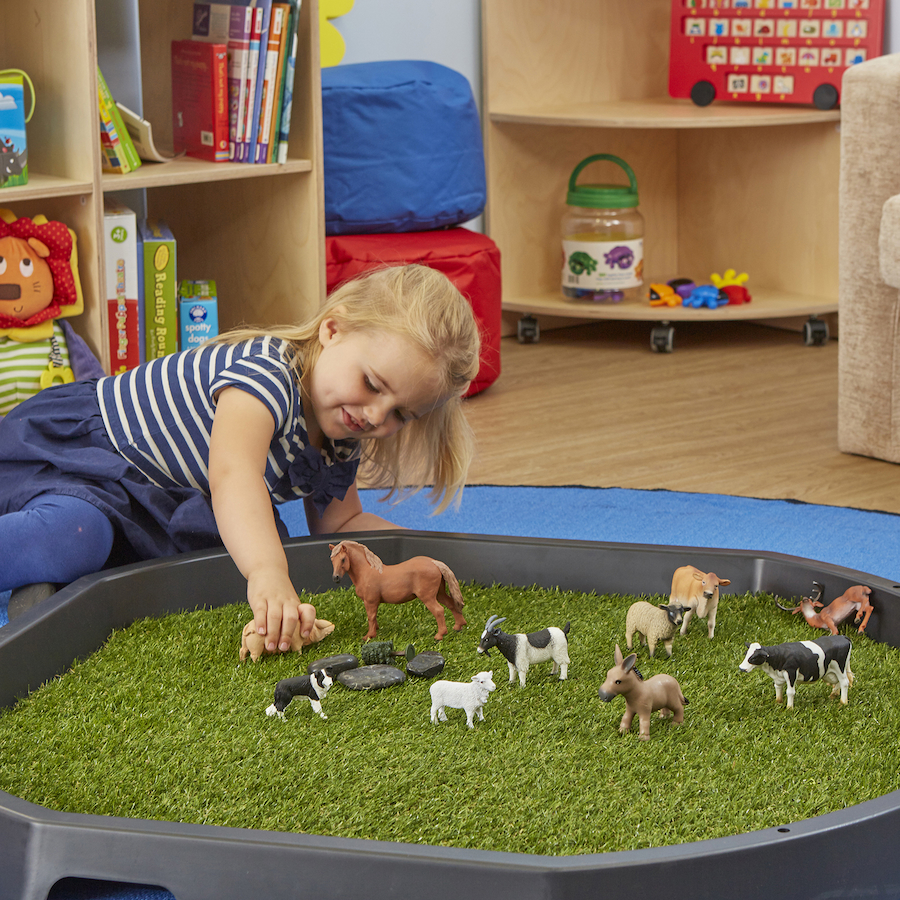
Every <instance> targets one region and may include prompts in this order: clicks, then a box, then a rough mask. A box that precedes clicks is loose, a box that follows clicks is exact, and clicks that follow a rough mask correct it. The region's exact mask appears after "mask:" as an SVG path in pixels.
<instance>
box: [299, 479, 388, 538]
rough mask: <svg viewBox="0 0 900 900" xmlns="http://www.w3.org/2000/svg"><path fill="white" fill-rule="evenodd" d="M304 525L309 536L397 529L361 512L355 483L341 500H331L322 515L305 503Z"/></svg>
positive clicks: (386, 521)
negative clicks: (307, 529) (306, 526)
mask: <svg viewBox="0 0 900 900" xmlns="http://www.w3.org/2000/svg"><path fill="white" fill-rule="evenodd" d="M304 503H305V509H306V523H307V525H308V526H309V533H310V534H335V533H336V532H338V531H380V530H382V529H385V528H399V527H400V526H399V525H395V524H394V523H393V522H388V520H387V519H382V518H381V516H376V515H375V514H374V513H367V512H363V508H362V502H361V501H360V499H359V491H358V490H357V488H356V482H354V483H353V484H351V485H350V488H349V489H348V490H347V493H346V494H345V495H344V499H343V500H336V499H335V500H332V501H331V503H329V504H328V506H327V508H326V509H325V513H324V514H323V515H321V516H320V515H319V513H318V512H317V511H316V508H315V506H313V504H312V503H311V502H310V501H308V500H307V501H305V502H304Z"/></svg>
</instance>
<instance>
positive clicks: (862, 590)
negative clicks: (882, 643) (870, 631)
mask: <svg viewBox="0 0 900 900" xmlns="http://www.w3.org/2000/svg"><path fill="white" fill-rule="evenodd" d="M813 587H814V588H815V596H814V597H803V598H802V599H801V600H800V603H799V604H798V605H797V606H795V607H794V608H793V609H791V608H790V607H789V606H782V605H781V604H780V603H777V601H776V603H777V605H778V607H779V608H780V609H783V610H785V611H786V612H791V613H794V615H796V614H797V613H798V612H802V613H803V618H804V619H806V621H807V622H808V623H809V624H810V625H811V626H812V627H813V628H827V629H828V630H829V631H830V632H831V633H832V634H837V633H838V628H837V627H838V625H840V624H841V623H843V622H846V621H847V619H849V618H850V616H852V615H853V613H856V615H855V616H854V618H853V624H854V625H859V628H857V629H856V630H857V633H858V634H862V633H863V632H864V631H865V630H866V625H868V624H869V616H871V615H872V613H873V612H874V609H873V607H872V604H871V603H870V602H869V594H871V593H872V589H871V588H868V587H865V586H864V585H861V584H855V585H853V587H849V588H847V590H846V591H844V593H843V594H841V596H840V597H838V598H837V599H835V600H832V601H831V603H829V604H828V606H825V605H824V604H823V603H822V594H823V593H824V590H825V589H824V588H823V587H822V585H821V584H819V582H818V581H814V582H813ZM816 610H818V612H816ZM860 619H862V621H860Z"/></svg>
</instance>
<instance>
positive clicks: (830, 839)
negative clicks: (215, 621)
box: [0, 531, 900, 900]
mask: <svg viewBox="0 0 900 900" xmlns="http://www.w3.org/2000/svg"><path fill="white" fill-rule="evenodd" d="M342 537H347V535H343V536H342ZM358 537H361V538H362V539H363V540H364V541H365V543H366V544H367V545H368V546H370V547H372V549H373V550H374V551H375V552H376V553H377V554H378V555H379V556H381V557H382V558H384V559H385V560H386V561H388V562H391V561H399V560H401V559H404V558H407V557H410V556H415V555H418V554H423V555H426V556H433V557H436V558H438V559H442V560H443V561H444V562H446V563H447V564H448V565H449V566H450V567H451V568H452V569H453V570H454V571H455V572H456V573H457V574H458V575H459V577H460V579H461V580H463V581H476V582H479V583H486V584H491V583H494V582H498V583H503V584H513V585H521V586H530V585H534V584H537V585H542V586H546V587H560V588H562V589H565V590H576V591H586V592H590V591H597V592H598V593H631V594H642V593H643V594H667V593H668V591H669V588H670V586H671V579H672V572H673V571H674V570H675V569H676V568H677V567H678V566H680V565H683V564H684V563H685V562H686V561H689V562H690V563H692V564H693V565H696V566H698V567H700V568H702V569H704V570H705V571H720V572H727V573H728V575H729V577H730V578H731V586H730V588H729V593H743V592H746V591H768V592H770V593H773V594H777V595H780V596H782V597H797V596H801V595H806V594H808V593H809V591H810V589H811V586H812V582H813V581H820V582H823V583H824V584H825V585H826V586H827V589H828V593H829V594H832V595H834V596H837V595H838V594H840V593H843V591H844V590H845V589H846V588H847V587H849V586H851V585H853V584H860V583H862V584H867V585H869V586H870V587H871V588H872V591H873V593H872V598H871V599H872V604H873V606H874V607H875V611H874V613H873V614H872V616H871V618H870V620H869V624H868V628H867V634H868V636H869V637H870V638H872V639H874V640H877V641H884V642H887V643H890V644H892V645H893V646H900V585H896V584H891V583H890V582H889V581H886V580H885V579H883V578H878V577H874V576H871V575H867V574H865V573H862V572H857V571H853V570H851V569H845V568H842V567H839V566H832V565H829V564H827V563H822V562H816V561H814V560H807V559H800V558H797V557H792V556H784V555H781V554H775V553H757V552H753V551H737V550H716V549H709V548H687V547H659V546H653V545H643V544H614V543H599V542H592V541H559V540H543V539H532V538H514V537H493V536H472V535H457V534H438V533H433V532H415V531H390V532H377V533H373V534H366V535H365V536H358ZM333 540H334V538H332V541H333ZM327 543H328V541H327V539H320V538H316V539H311V538H301V539H298V540H294V541H291V542H288V543H287V544H286V549H287V554H288V560H289V563H290V567H291V576H292V578H293V580H294V584H295V585H296V586H297V588H298V589H306V590H307V591H310V592H318V591H323V590H328V589H330V588H331V587H333V583H332V580H331V564H330V560H329V553H328V548H327ZM245 590H246V589H245V585H244V581H243V579H242V577H241V576H240V574H239V573H238V571H237V569H236V568H235V566H234V564H233V563H232V562H231V560H230V558H229V557H228V556H227V555H226V554H225V553H224V552H201V553H194V554H188V555H184V556H180V557H175V558H172V559H165V560H159V561H155V562H151V563H146V564H142V565H136V566H127V567H123V568H121V569H116V570H113V571H110V572H105V573H101V574H98V575H92V576H88V577H86V578H83V579H81V580H79V581H78V582H76V583H75V584H72V585H69V587H67V588H65V589H64V590H62V591H60V592H59V593H58V594H57V595H56V596H55V597H54V598H52V599H51V600H50V601H48V602H47V603H45V604H43V606H42V607H39V608H38V609H37V610H33V611H31V612H30V613H27V614H26V615H25V616H23V617H22V618H21V619H18V620H16V621H14V622H13V623H11V624H10V625H7V626H6V627H4V628H2V629H0V703H2V704H3V705H4V706H11V705H12V704H14V703H15V701H16V700H17V699H18V698H21V697H24V696H25V695H27V694H28V693H29V692H30V691H31V690H33V689H35V688H36V687H38V686H39V685H40V684H42V683H43V682H45V681H46V680H48V679H50V678H52V677H54V676H56V675H58V674H60V673H62V672H64V671H66V669H67V668H68V667H69V666H70V665H71V663H72V662H73V661H74V660H75V659H78V658H84V657H86V656H88V655H89V654H91V653H93V652H94V651H95V650H96V649H98V648H99V647H100V646H101V645H102V644H103V642H104V641H105V640H106V638H107V637H108V636H109V634H110V633H111V631H112V630H113V629H116V628H123V627H125V626H127V625H129V624H130V623H131V622H132V621H134V620H135V619H137V618H143V617H146V616H159V615H164V614H166V613H169V612H177V611H180V610H185V609H194V608H196V607H197V606H199V605H208V606H217V605H223V604H225V603H232V602H235V600H236V599H237V598H241V597H244V596H245ZM598 677H599V674H598ZM795 749H796V752H798V753H802V752H804V751H803V748H801V747H797V748H795ZM0 752H2V750H0ZM697 762H698V764H699V765H702V760H698V761H697ZM773 764H777V760H775V759H773ZM863 774H864V773H850V772H848V777H861V776H862V775H863ZM648 814H650V815H652V810H651V811H649V812H648ZM898 834H900V792H898V791H894V792H892V793H890V794H887V795H885V796H883V797H880V798H878V799H876V800H871V801H867V802H864V803H860V804H858V805H857V806H854V807H851V808H850V809H846V810H842V811H840V812H835V813H829V814H827V815H823V816H818V817H816V818H812V819H807V820H804V821H802V822H795V823H785V824H784V825H783V826H781V827H773V828H769V829H766V830H763V831H755V832H750V833H747V834H742V835H736V836H732V837H726V838H715V839H712V840H707V841H698V842H695V843H690V844H678V845H674V846H669V847H660V848H654V849H649V850H633V851H621V852H615V853H600V854H589V855H583V856H561V857H553V856H538V855H529V854H518V853H502V852H495V851H479V850H461V849H456V848H446V847H432V846H422V845H413V844H399V843H388V842H381V841H367V840H358V839H349V838H335V837H323V836H317V835H306V834H287V833H281V832H268V831H255V830H249V829H239V828H225V827H218V826H201V825H187V824H182V823H178V822H160V821H150V820H135V819H124V818H116V817H105V816H94V815H78V814H74V813H60V812H54V811H52V810H48V809H45V808H43V807H41V806H37V805H35V804H33V803H29V802H27V801H25V800H22V799H20V798H17V797H14V796H11V795H10V794H6V793H3V792H0V900H44V898H45V897H46V896H47V893H48V891H49V890H50V888H51V887H52V886H53V884H55V883H56V882H57V881H58V880H59V879H61V878H64V877H82V878H97V879H106V880H109V881H121V882H129V883H135V884H144V885H155V886H160V887H163V888H166V889H168V890H169V891H171V892H172V893H173V894H174V895H175V897H176V898H177V900H246V898H247V897H265V898H267V900H281V898H297V897H309V898H315V900H337V898H347V900H357V898H359V897H364V898H365V900H397V898H400V897H404V898H408V897H427V898H428V900H459V898H460V897H473V898H482V897H483V898H485V900H488V898H489V900H569V898H572V900H574V898H591V900H594V898H601V897H610V898H612V897H619V896H644V897H651V896H659V897H665V898H666V900H680V898H684V900H704V898H709V900H721V898H724V897H728V898H730V900H744V898H746V900H759V898H760V897H765V896H784V897H791V898H792V900H805V898H810V900H812V898H824V897H828V898H841V897H847V898H850V897H854V898H857V897H861V896H872V897H883V896H884V897H886V896H898V895H900V854H898V853H897V849H896V847H897V835H898Z"/></svg>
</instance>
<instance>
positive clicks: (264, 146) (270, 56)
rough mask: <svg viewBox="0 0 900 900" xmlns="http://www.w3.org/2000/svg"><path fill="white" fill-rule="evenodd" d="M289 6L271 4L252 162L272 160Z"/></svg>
mask: <svg viewBox="0 0 900 900" xmlns="http://www.w3.org/2000/svg"><path fill="white" fill-rule="evenodd" d="M288 13H289V7H288V5H287V4H286V3H273V4H272V19H271V25H270V27H269V46H268V49H267V51H266V74H265V79H264V80H263V93H262V102H261V104H260V111H259V139H258V140H257V142H256V156H255V158H254V162H257V163H266V162H271V161H272V154H271V149H272V120H273V114H274V111H275V96H276V93H277V91H278V83H279V82H280V80H281V79H280V77H279V76H280V72H281V70H280V68H279V59H280V57H281V55H282V54H283V53H284V38H285V35H286V25H287V18H288Z"/></svg>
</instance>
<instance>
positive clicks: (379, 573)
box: [328, 541, 466, 641]
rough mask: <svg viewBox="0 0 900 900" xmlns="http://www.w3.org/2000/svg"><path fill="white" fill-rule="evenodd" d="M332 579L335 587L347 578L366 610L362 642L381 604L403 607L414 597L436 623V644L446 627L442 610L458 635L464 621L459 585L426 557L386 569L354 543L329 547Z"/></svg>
mask: <svg viewBox="0 0 900 900" xmlns="http://www.w3.org/2000/svg"><path fill="white" fill-rule="evenodd" d="M328 547H329V549H330V550H331V562H332V565H333V567H334V569H333V572H332V577H333V578H334V582H335V584H337V583H339V582H340V580H341V576H343V575H345V574H346V575H349V576H350V580H351V581H352V582H353V587H354V588H355V589H356V594H357V596H358V597H359V599H360V600H362V602H363V606H365V608H366V615H367V616H368V618H369V630H368V631H367V632H366V636H365V640H367V641H368V640H371V639H372V638H373V637H375V635H376V634H377V632H378V620H377V615H378V606H379V604H381V603H406V601H407V600H412V599H413V598H415V597H418V598H419V600H421V601H422V603H424V604H425V608H426V609H427V610H428V611H429V612H430V613H431V614H432V615H433V616H434V620H435V621H436V622H437V629H438V630H437V634H436V635H435V636H434V639H435V640H436V641H440V640H443V639H444V636H445V635H446V634H447V623H446V621H445V620H444V611H443V609H442V608H441V607H442V606H446V607H447V609H449V610H450V612H451V613H452V615H453V630H454V631H459V630H460V629H461V628H462V627H463V625H465V624H466V620H465V619H464V618H463V616H462V608H463V605H464V604H465V601H464V600H463V596H462V591H461V590H460V589H459V582H458V581H457V580H456V576H455V575H454V574H453V572H451V571H450V568H449V567H448V566H447V565H446V564H445V563H442V562H441V561H440V560H437V559H432V558H431V557H430V556H414V557H413V558H412V559H408V560H406V562H402V563H400V564H399V565H396V566H386V565H385V564H384V563H383V562H382V561H381V560H380V559H379V558H378V557H377V556H376V555H375V554H374V553H373V552H372V551H371V550H370V549H369V548H368V547H366V546H365V545H363V544H359V543H357V542H356V541H341V542H340V543H339V544H329V545H328Z"/></svg>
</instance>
